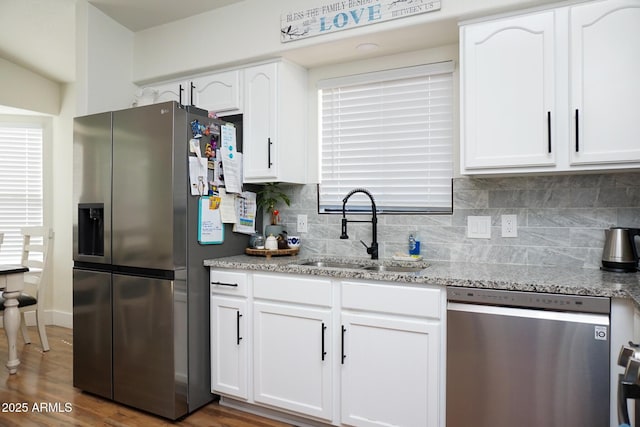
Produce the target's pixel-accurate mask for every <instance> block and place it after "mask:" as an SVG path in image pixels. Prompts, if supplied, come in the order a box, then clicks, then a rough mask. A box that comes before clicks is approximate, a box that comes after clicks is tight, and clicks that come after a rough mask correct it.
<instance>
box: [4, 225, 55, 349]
mask: <svg viewBox="0 0 640 427" xmlns="http://www.w3.org/2000/svg"><path fill="white" fill-rule="evenodd" d="M20 233H21V234H22V260H21V262H20V263H21V264H22V266H24V267H27V268H29V272H28V273H25V274H24V291H23V293H22V295H20V296H19V297H18V308H19V309H20V329H21V330H22V338H23V339H24V342H25V343H26V344H30V343H31V340H30V339H29V333H28V331H27V324H26V321H25V316H24V313H25V312H28V311H35V313H36V324H37V326H38V334H39V335H40V343H41V344H42V350H43V351H49V341H48V340H47V332H46V330H45V326H44V303H43V302H44V295H45V289H46V284H47V275H46V274H45V271H46V270H47V267H48V261H49V257H48V253H49V248H50V246H51V244H52V243H53V231H52V230H51V229H50V228H48V227H23V228H21V229H20ZM37 238H41V239H42V243H32V239H37ZM3 311H4V298H0V312H3Z"/></svg>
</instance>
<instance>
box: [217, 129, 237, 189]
mask: <svg viewBox="0 0 640 427" xmlns="http://www.w3.org/2000/svg"><path fill="white" fill-rule="evenodd" d="M220 139H221V140H222V144H221V145H222V147H221V149H220V154H221V157H222V169H223V170H224V185H225V188H226V190H227V193H241V192H242V153H239V152H238V149H237V147H236V128H235V126H233V125H231V124H226V125H224V126H222V127H221V138H220Z"/></svg>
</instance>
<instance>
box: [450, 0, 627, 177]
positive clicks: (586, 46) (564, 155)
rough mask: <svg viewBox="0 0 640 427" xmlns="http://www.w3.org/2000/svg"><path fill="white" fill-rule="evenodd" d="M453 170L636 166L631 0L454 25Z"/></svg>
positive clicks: (491, 171) (482, 171)
mask: <svg viewBox="0 0 640 427" xmlns="http://www.w3.org/2000/svg"><path fill="white" fill-rule="evenodd" d="M460 43H461V60H460V62H461V130H460V135H461V149H460V153H461V166H460V169H461V173H463V174H496V173H524V172H566V171H580V170H613V169H622V168H638V167H640V143H638V137H637V135H639V134H640V116H638V113H637V111H638V109H637V106H636V105H634V101H636V100H637V99H639V97H640V80H639V79H638V78H637V76H638V75H640V55H638V52H640V4H639V3H638V2H637V0H605V1H595V2H587V3H581V4H577V5H573V6H565V7H560V8H553V9H548V10H541V11H535V12H530V13H526V14H521V15H518V16H510V17H503V18H499V19H495V20H488V21H483V22H476V23H469V24H466V25H462V26H461V29H460Z"/></svg>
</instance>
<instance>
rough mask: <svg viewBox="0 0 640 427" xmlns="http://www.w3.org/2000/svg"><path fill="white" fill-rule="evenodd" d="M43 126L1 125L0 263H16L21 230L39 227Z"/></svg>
mask: <svg viewBox="0 0 640 427" xmlns="http://www.w3.org/2000/svg"><path fill="white" fill-rule="evenodd" d="M42 134H43V131H42V125H40V124H30V123H17V124H12V123H3V122H0V233H4V241H3V243H2V245H0V264H19V263H20V256H21V251H22V236H21V235H20V227H24V226H37V225H42V219H43V213H42V211H43V202H42Z"/></svg>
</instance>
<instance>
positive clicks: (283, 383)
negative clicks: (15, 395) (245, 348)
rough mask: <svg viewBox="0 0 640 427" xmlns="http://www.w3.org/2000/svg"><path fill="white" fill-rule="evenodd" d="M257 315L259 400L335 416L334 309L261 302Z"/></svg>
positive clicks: (317, 415) (256, 397) (324, 416)
mask: <svg viewBox="0 0 640 427" xmlns="http://www.w3.org/2000/svg"><path fill="white" fill-rule="evenodd" d="M253 316H254V317H253V318H254V326H253V330H254V400H255V401H256V402H258V403H265V404H268V405H270V406H275V407H278V408H282V409H286V410H289V411H294V412H297V413H300V414H306V415H311V416H313V417H315V418H320V419H324V420H331V415H332V413H331V368H330V366H329V363H330V362H329V360H330V359H329V358H328V357H326V354H324V351H323V345H324V346H327V347H325V351H326V349H327V348H328V344H329V342H328V337H327V336H328V334H330V328H331V317H330V310H329V309H318V308H310V307H299V306H290V305H285V304H276V303H266V302H257V301H256V302H255V303H254V304H253ZM327 330H329V331H327ZM323 343H324V344H323Z"/></svg>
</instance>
